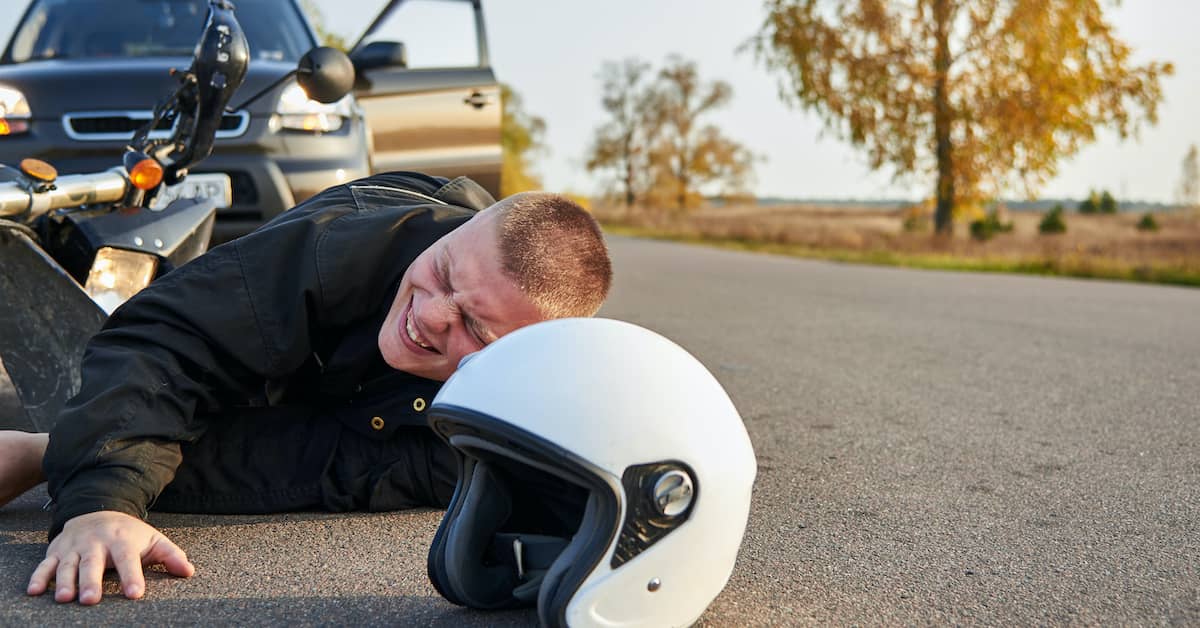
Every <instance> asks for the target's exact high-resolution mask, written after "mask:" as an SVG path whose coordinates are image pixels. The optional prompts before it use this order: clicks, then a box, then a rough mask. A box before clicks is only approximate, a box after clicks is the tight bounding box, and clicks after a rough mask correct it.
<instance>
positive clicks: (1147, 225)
mask: <svg viewBox="0 0 1200 628" xmlns="http://www.w3.org/2000/svg"><path fill="white" fill-rule="evenodd" d="M1137 228H1138V231H1158V221H1157V220H1155V219H1154V214H1152V213H1150V212H1146V213H1145V214H1142V219H1141V220H1139V221H1138V223H1137Z"/></svg>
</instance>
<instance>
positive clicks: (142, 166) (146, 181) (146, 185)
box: [129, 159, 163, 190]
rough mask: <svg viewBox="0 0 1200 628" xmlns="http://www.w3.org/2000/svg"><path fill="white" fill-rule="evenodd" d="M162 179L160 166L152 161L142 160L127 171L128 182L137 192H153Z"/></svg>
mask: <svg viewBox="0 0 1200 628" xmlns="http://www.w3.org/2000/svg"><path fill="white" fill-rule="evenodd" d="M162 179H163V169H162V166H160V165H159V164H158V162H157V161H154V160H153V159H143V160H141V161H139V162H137V164H135V165H134V166H133V168H131V169H130V170H129V182H130V183H132V184H133V187H135V188H137V189H139V190H153V189H154V188H155V187H157V186H158V184H159V183H162Z"/></svg>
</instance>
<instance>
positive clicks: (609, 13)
mask: <svg viewBox="0 0 1200 628" xmlns="http://www.w3.org/2000/svg"><path fill="white" fill-rule="evenodd" d="M315 4H316V5H317V7H318V8H319V10H321V11H322V13H323V14H324V18H325V21H326V23H327V25H328V27H329V28H330V29H331V30H333V31H335V32H338V33H342V34H345V35H346V36H348V37H349V38H350V39H354V37H355V36H356V35H357V34H358V33H359V32H361V30H362V29H363V28H365V26H366V25H367V23H368V22H369V21H370V20H371V18H372V17H373V16H374V14H375V13H376V12H377V11H378V9H379V8H380V7H382V6H383V4H384V2H383V1H382V0H315ZM1104 4H1105V6H1107V7H1109V9H1108V15H1109V19H1110V21H1111V22H1112V23H1113V24H1114V25H1115V27H1116V30H1117V33H1118V36H1119V37H1121V38H1122V39H1123V40H1124V41H1125V42H1127V43H1128V44H1130V45H1131V46H1132V48H1133V49H1134V51H1135V53H1134V59H1135V61H1138V62H1145V61H1148V60H1158V61H1171V62H1172V63H1174V64H1175V74H1174V76H1171V77H1168V78H1167V79H1165V80H1164V82H1163V91H1164V95H1165V98H1164V101H1163V103H1162V104H1161V105H1160V107H1159V122H1158V124H1157V125H1156V126H1154V127H1148V128H1143V129H1142V131H1141V133H1140V135H1139V137H1137V138H1129V139H1126V140H1125V141H1123V142H1122V141H1120V139H1119V138H1118V137H1116V135H1115V134H1113V133H1109V132H1102V133H1101V134H1100V136H1099V138H1098V141H1097V142H1096V143H1094V144H1092V145H1090V146H1088V147H1086V148H1084V149H1083V150H1082V151H1081V152H1079V153H1078V154H1077V155H1076V156H1074V157H1073V158H1071V159H1069V160H1064V161H1062V162H1060V165H1059V174H1058V176H1056V177H1055V178H1054V179H1053V180H1051V181H1050V182H1049V183H1048V184H1047V185H1045V186H1044V187H1042V188H1041V189H1040V190H1039V192H1040V194H1039V196H1040V197H1042V198H1081V197H1083V196H1084V195H1086V194H1087V192H1088V190H1089V189H1091V188H1107V189H1109V190H1111V191H1112V192H1113V193H1114V194H1116V195H1117V196H1118V197H1119V198H1121V199H1128V200H1141V201H1157V202H1170V201H1172V200H1173V199H1174V194H1175V189H1176V187H1177V185H1178V182H1179V178H1180V172H1181V170H1182V165H1181V162H1182V160H1183V157H1184V155H1185V154H1186V152H1187V149H1188V146H1189V145H1190V144H1193V143H1194V144H1200V37H1197V33H1196V28H1195V26H1196V25H1197V24H1200V2H1197V0H1126V1H1125V2H1124V3H1122V4H1120V5H1119V6H1116V7H1115V8H1114V7H1113V6H1112V4H1111V3H1110V2H1108V1H1107V0H1105V1H1104ZM484 11H485V16H486V22H487V28H488V35H489V48H490V55H491V62H492V66H493V68H494V70H495V73H496V76H497V78H499V80H501V81H504V82H506V83H509V84H511V85H512V86H513V87H514V88H515V89H516V90H517V92H519V93H520V95H521V96H522V98H523V100H524V102H525V108H526V110H527V111H528V112H530V113H532V114H534V115H538V116H540V117H542V118H543V119H544V120H545V121H546V136H545V142H546V145H547V147H548V150H547V152H546V154H544V155H542V156H541V157H540V158H539V159H538V160H537V161H536V166H537V170H538V171H539V173H540V174H541V175H542V178H543V181H544V184H545V187H546V188H547V189H552V190H557V191H574V192H581V193H594V192H596V191H597V190H598V185H599V182H598V180H597V177H596V176H594V175H591V174H589V173H587V172H586V171H585V169H584V168H583V163H584V161H585V158H584V154H585V152H586V149H587V145H588V143H589V141H590V140H591V138H592V136H593V133H594V129H595V127H596V126H598V125H599V124H601V123H602V122H603V120H604V114H603V112H602V110H601V107H600V83H599V80H598V79H597V78H596V75H597V72H598V71H599V69H600V67H601V66H602V64H603V63H604V62H605V61H609V60H612V61H615V60H620V59H624V58H626V57H639V58H641V59H644V60H646V61H648V62H650V63H651V64H653V65H654V66H655V67H658V66H661V65H662V63H663V61H664V60H665V59H666V57H667V56H668V55H669V54H672V53H676V54H680V55H682V56H683V57H685V58H688V59H692V60H694V61H696V63H697V65H698V68H699V71H700V75H701V77H702V78H704V79H706V80H716V79H719V80H723V81H726V82H728V83H729V84H730V85H731V86H732V87H733V92H734V96H733V101H732V103H731V104H730V105H729V106H727V107H726V108H724V109H722V110H720V111H718V112H715V113H714V114H713V115H712V116H711V117H710V118H709V121H710V122H712V123H714V124H716V125H717V126H719V127H720V128H721V129H722V131H723V132H724V133H725V134H726V135H727V136H729V137H730V138H732V139H734V140H737V141H739V142H741V143H742V144H744V145H745V146H747V147H748V148H749V149H751V150H752V151H754V152H755V153H756V154H758V155H760V156H761V157H762V158H763V160H762V161H760V162H759V163H758V165H757V168H756V175H757V176H756V184H755V186H754V190H755V192H756V193H757V194H758V195H759V196H781V197H789V198H807V199H883V198H888V199H895V198H899V199H918V198H921V197H924V196H928V195H929V191H930V189H931V188H932V183H927V182H924V181H917V182H914V183H910V184H903V185H902V184H897V183H894V182H893V181H892V178H891V176H890V174H889V173H886V172H872V171H871V170H870V169H869V168H868V167H867V165H866V158H865V156H864V155H863V153H862V152H861V151H859V150H857V149H855V148H854V147H852V146H850V145H849V144H848V143H847V142H844V141H842V140H839V139H838V138H837V137H836V136H834V135H833V134H831V133H829V132H827V131H824V129H823V124H822V122H821V121H820V119H819V118H818V117H817V116H816V114H814V113H810V112H805V111H800V110H796V109H791V108H789V107H788V106H787V105H785V104H784V103H783V102H782V101H781V100H780V98H779V95H778V82H777V80H776V78H775V77H774V76H772V75H769V74H768V73H767V72H766V70H764V69H763V68H762V67H761V66H760V65H759V64H757V63H756V61H755V59H754V58H753V55H752V54H749V53H746V52H739V51H738V48H739V46H740V45H741V44H742V43H743V42H745V41H746V40H747V39H748V38H749V37H750V36H751V35H753V33H754V32H755V31H756V30H757V28H758V26H759V24H760V23H761V21H762V19H763V15H764V10H763V5H762V3H761V2H759V1H758V0H604V1H590V2H585V1H583V0H484ZM14 21H15V15H14V14H12V13H9V14H8V15H7V16H3V17H0V32H4V33H8V32H10V31H11V28H12V22H14ZM426 35H428V33H426ZM406 44H407V46H408V49H409V53H410V55H411V56H415V55H416V54H418V50H419V49H420V45H424V44H422V43H421V42H418V41H411V42H406ZM418 44H420V45H418Z"/></svg>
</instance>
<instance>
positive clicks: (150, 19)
mask: <svg viewBox="0 0 1200 628" xmlns="http://www.w3.org/2000/svg"><path fill="white" fill-rule="evenodd" d="M207 15H208V0H133V1H131V0H35V2H34V4H33V5H32V7H31V8H30V9H29V11H28V12H27V13H26V14H25V19H24V20H23V21H22V22H21V24H20V26H19V27H18V28H17V30H16V32H15V33H14V35H13V39H12V46H11V48H10V49H9V60H10V61H12V62H14V63H21V62H24V61H33V60H36V59H91V58H105V57H107V58H111V57H163V56H191V54H192V50H193V48H194V47H195V46H196V40H197V39H199V38H200V32H201V30H202V29H203V28H204V18H205V17H206V16H207ZM237 18H238V23H239V24H241V25H242V30H244V31H245V33H246V39H247V40H248V41H249V43H250V55H251V58H252V59H269V60H276V61H292V62H294V61H297V60H299V58H300V55H302V54H304V53H305V52H306V51H308V49H309V48H311V47H312V46H313V40H312V37H311V36H310V35H309V32H308V29H307V28H306V27H305V25H304V22H303V20H302V18H301V17H300V15H299V13H298V12H297V10H296V8H295V5H294V4H292V3H291V2H289V1H287V0H238V1H237Z"/></svg>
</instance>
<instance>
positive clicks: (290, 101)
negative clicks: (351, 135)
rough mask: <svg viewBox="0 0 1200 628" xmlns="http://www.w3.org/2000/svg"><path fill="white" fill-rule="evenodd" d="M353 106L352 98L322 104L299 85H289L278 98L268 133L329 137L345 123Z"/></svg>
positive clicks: (347, 97)
mask: <svg viewBox="0 0 1200 628" xmlns="http://www.w3.org/2000/svg"><path fill="white" fill-rule="evenodd" d="M352 103H353V100H352V99H351V96H349V95H347V96H346V97H345V98H342V99H341V100H339V101H337V102H335V103H331V104H328V105H326V104H322V103H319V102H317V101H315V100H312V99H311V98H309V97H308V94H305V93H304V89H303V88H301V87H300V85H298V84H296V83H292V84H291V85H288V86H287V88H285V89H284V90H283V93H282V94H280V95H279V105H278V106H277V107H276V108H275V115H274V116H272V117H271V130H273V131H278V130H279V129H290V130H293V131H308V132H310V133H330V132H333V131H336V130H338V129H340V128H342V125H343V124H345V123H346V119H347V118H349V117H350V113H351V111H350V109H351V106H352Z"/></svg>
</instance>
